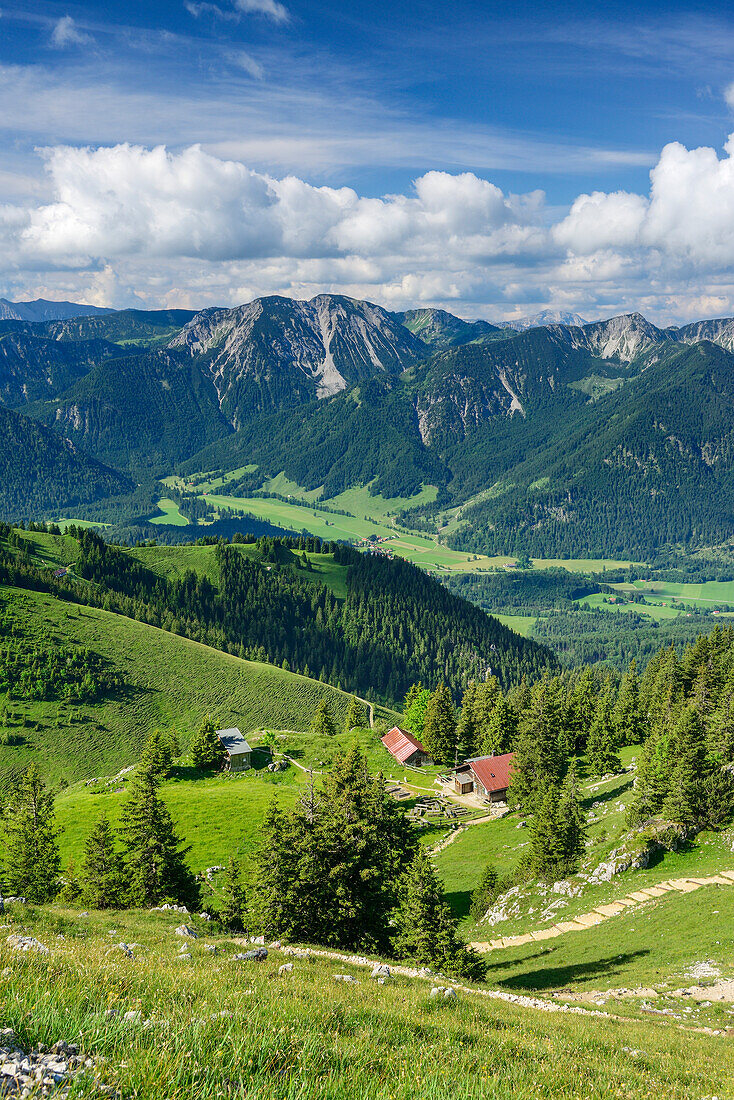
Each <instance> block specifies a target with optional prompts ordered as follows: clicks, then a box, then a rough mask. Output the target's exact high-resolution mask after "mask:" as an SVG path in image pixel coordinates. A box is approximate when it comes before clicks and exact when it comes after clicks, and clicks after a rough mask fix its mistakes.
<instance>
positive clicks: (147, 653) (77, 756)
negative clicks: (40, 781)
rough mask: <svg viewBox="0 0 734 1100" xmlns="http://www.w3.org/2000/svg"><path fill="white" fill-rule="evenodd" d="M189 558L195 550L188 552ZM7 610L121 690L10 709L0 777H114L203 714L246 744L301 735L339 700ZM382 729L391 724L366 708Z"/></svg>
mask: <svg viewBox="0 0 734 1100" xmlns="http://www.w3.org/2000/svg"><path fill="white" fill-rule="evenodd" d="M194 549H196V548H194ZM8 602H11V603H12V607H13V609H14V612H15V614H16V615H17V616H18V618H19V620H20V621H21V623H22V624H23V630H24V632H25V633H28V634H29V635H31V636H33V635H34V634H35V633H37V632H39V631H43V632H48V633H50V634H51V635H52V636H54V637H57V638H59V639H61V640H63V641H65V642H73V643H76V644H78V645H84V646H89V647H90V648H91V649H92V650H93V651H94V652H96V653H97V654H99V656H100V657H102V659H103V660H104V661H106V662H108V663H109V664H110V665H111V666H112V667H113V668H114V669H115V670H116V671H117V673H118V674H119V675H120V676H121V678H122V680H123V683H124V687H123V688H122V690H120V691H119V692H118V693H117V694H116V695H115V696H113V697H111V698H107V699H105V700H103V701H100V702H97V703H92V704H82V705H79V706H76V705H75V706H74V707H70V706H69V705H67V704H64V703H60V702H31V701H28V702H21V701H18V700H11V701H10V702H9V706H10V708H11V709H12V711H13V712H14V714H15V715H16V718H15V720H14V725H13V727H12V728H13V729H14V730H15V729H16V727H17V728H18V729H19V731H20V732H21V733H22V735H23V737H24V738H25V741H24V743H23V744H22V745H18V746H3V747H0V775H2V773H3V772H7V771H8V770H15V769H17V768H20V767H23V766H24V765H26V764H27V763H29V762H30V760H31V759H37V760H39V762H40V763H41V766H42V767H43V769H44V772H45V774H46V775H47V777H48V778H49V779H51V780H54V781H58V780H59V779H61V778H64V779H66V780H67V781H70V782H73V781H74V780H76V779H80V778H86V777H91V776H99V775H110V774H114V773H115V772H116V771H118V770H119V769H120V768H122V767H124V766H126V765H128V764H130V763H133V762H134V761H136V760H137V758H138V756H139V752H140V748H141V746H142V744H143V743H144V742H145V740H146V738H147V737H148V735H149V734H150V732H151V731H152V730H153V729H156V728H160V729H177V730H178V731H179V734H180V737H181V741H182V743H183V745H184V747H185V746H186V745H187V744H188V742H189V739H190V737H191V735H192V732H193V730H194V729H195V728H197V726H198V725H199V724H200V722H201V720H202V718H203V716H204V715H205V714H211V716H212V717H213V719H214V720H215V721H216V722H220V723H221V724H222V725H224V726H230V725H236V726H239V728H240V729H241V730H242V731H243V733H245V734H247V733H250V732H251V731H253V730H257V729H261V728H273V729H282V730H299V729H308V727H309V724H310V721H311V717H312V715H313V713H314V711H315V709H316V707H317V706H318V703H319V700H320V699H322V698H324V697H326V698H327V699H328V701H329V705H330V707H331V709H332V712H333V714H334V717H335V720H336V722H337V723H338V725H339V726H341V724H342V723H343V721H344V718H345V716H346V710H347V706H348V702H349V696H348V695H346V694H345V693H343V692H341V691H339V690H338V689H336V688H333V687H331V686H330V685H328V684H323V683H321V682H319V681H317V680H312V679H309V678H307V677H304V676H299V675H297V674H295V673H291V672H286V671H284V670H283V669H280V668H277V667H276V666H274V665H268V664H261V663H258V662H253V661H243V660H240V658H238V657H234V656H231V655H230V654H226V653H222V652H220V651H219V650H215V649H211V648H209V647H208V646H205V645H201V644H200V643H198V642H193V641H189V640H188V639H186V638H182V637H180V636H179V635H176V634H172V633H169V632H167V631H164V630H159V629H158V628H156V627H152V626H147V625H146V624H144V623H140V622H136V621H135V620H132V619H126V618H124V617H123V616H119V615H114V614H112V613H111V612H108V611H103V610H99V609H96V608H90V607H78V606H76V605H73V604H66V603H64V602H62V601H60V600H56V599H54V598H53V597H52V596H48V595H45V594H42V593H35V592H30V591H26V590H22V591H21V590H18V589H9V588H0V607H2V606H4V605H6V604H7V603H8ZM376 713H378V714H380V713H384V714H385V715H386V717H387V718H388V719H389V720H393V719H394V717H395V716H394V715H392V714H391V713H390V712H387V711H381V710H380V708H376Z"/></svg>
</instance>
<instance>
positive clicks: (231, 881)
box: [220, 857, 247, 932]
mask: <svg viewBox="0 0 734 1100" xmlns="http://www.w3.org/2000/svg"><path fill="white" fill-rule="evenodd" d="M222 894H223V904H222V909H221V912H220V920H221V922H222V925H223V927H224V928H226V930H227V931H228V932H243V931H244V930H245V920H246V914H247V891H246V890H245V883H244V877H243V873H242V864H241V863H240V861H239V860H238V859H235V858H234V857H233V858H232V859H230V861H229V863H228V864H227V867H226V870H225V872H224V881H223V884H222Z"/></svg>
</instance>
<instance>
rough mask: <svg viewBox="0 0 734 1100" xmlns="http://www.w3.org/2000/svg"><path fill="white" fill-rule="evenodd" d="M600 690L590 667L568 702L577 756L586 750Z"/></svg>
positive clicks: (574, 750) (580, 678)
mask: <svg viewBox="0 0 734 1100" xmlns="http://www.w3.org/2000/svg"><path fill="white" fill-rule="evenodd" d="M597 697H598V690H597V684H596V678H595V676H594V670H593V669H592V668H590V667H589V666H588V665H587V666H586V667H585V668H583V669H582V670H581V673H580V675H579V677H578V679H577V681H576V683H575V684H574V686H573V689H572V691H571V695H570V697H569V701H568V722H569V728H570V732H571V736H572V738H573V749H572V751H573V753H574V755H577V754H578V753H581V752H583V751H584V749H585V748H586V743H587V738H588V736H589V731H590V729H591V723H592V721H593V719H594V715H595V713H596V708H597Z"/></svg>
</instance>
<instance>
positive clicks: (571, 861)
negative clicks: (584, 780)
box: [557, 761, 586, 875]
mask: <svg viewBox="0 0 734 1100" xmlns="http://www.w3.org/2000/svg"><path fill="white" fill-rule="evenodd" d="M557 817H558V826H559V828H560V830H561V837H562V843H561V871H562V873H563V874H564V875H572V874H574V873H575V872H576V871H577V870H578V866H579V861H580V859H581V857H582V855H583V854H584V851H585V847H586V845H585V841H586V814H585V813H584V810H583V807H582V805H581V797H580V794H579V781H578V775H577V772H576V762H575V761H573V762H572V763H571V766H570V768H569V769H568V773H567V774H566V778H565V779H564V781H563V786H562V787H561V795H560V798H559V799H558V815H557Z"/></svg>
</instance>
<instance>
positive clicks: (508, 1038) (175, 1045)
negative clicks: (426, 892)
mask: <svg viewBox="0 0 734 1100" xmlns="http://www.w3.org/2000/svg"><path fill="white" fill-rule="evenodd" d="M180 919H181V918H180V917H179V916H178V915H177V914H165V913H138V912H131V913H98V912H94V911H92V912H90V913H89V914H88V915H87V916H81V915H80V914H79V913H77V912H72V911H69V910H64V909H61V908H56V907H54V908H50V909H42V910H41V909H32V908H29V909H24V908H22V907H19V908H17V909H14V910H13V914H12V920H13V930H14V931H15V930H17V931H19V932H25V933H30V934H33V935H36V936H37V937H38V938H39V939H40V940H41V941H42V942H44V943H46V944H47V945H48V946H49V954H48V955H42V954H38V953H34V952H27V953H23V954H20V953H16V952H12V951H11V950H10V948H9V947H8V946H7V945H6V944H5V943H2V945H1V946H0V970H2V976H0V983H2V984H1V985H0V1026H9V1027H12V1028H14V1029H15V1030H16V1031H17V1033H18V1037H19V1039H20V1041H21V1043H22V1044H23V1045H24V1046H25V1047H30V1046H32V1045H35V1044H38V1043H44V1044H46V1045H47V1046H49V1045H51V1044H52V1043H54V1042H56V1041H57V1040H58V1039H59V1038H65V1039H67V1040H74V1041H76V1042H78V1043H79V1044H80V1046H81V1048H82V1049H83V1050H84V1052H85V1053H89V1054H93V1055H95V1056H96V1057H97V1058H101V1059H104V1061H100V1062H98V1065H97V1068H96V1070H95V1071H94V1072H90V1074H89V1076H88V1078H87V1079H86V1081H85V1080H79V1081H78V1083H77V1084H76V1085H75V1088H74V1095H75V1096H92V1095H99V1089H98V1085H99V1084H104V1085H107V1086H108V1087H109V1088H110V1089H111V1090H113V1091H114V1093H115V1094H117V1095H120V1096H136V1097H138V1098H139V1100H160V1098H161V1097H166V1100H189V1098H190V1097H196V1098H197V1100H215V1098H218V1097H231V1098H233V1100H245V1098H247V1100H306V1098H308V1100H414V1098H415V1097H420V1098H421V1100H480V1098H484V1097H492V1098H493V1100H530V1098H531V1097H532V1098H541V1097H545V1098H550V1097H554V1098H579V1100H581V1098H593V1100H602V1098H608V1097H620V1098H625V1100H632V1098H635V1100H637V1098H639V1100H647V1098H649V1097H650V1096H659V1097H661V1098H670V1100H683V1098H702V1097H704V1096H708V1097H711V1096H712V1095H717V1096H720V1097H724V1096H730V1095H732V1090H733V1089H734V1076H733V1070H732V1063H731V1060H730V1059H728V1058H727V1057H726V1056H725V1052H724V1047H723V1043H724V1042H725V1040H723V1039H721V1038H718V1037H713V1036H709V1035H701V1034H695V1033H693V1032H692V1031H690V1030H686V1031H683V1030H680V1029H679V1028H677V1027H674V1026H670V1024H669V1023H667V1022H663V1023H662V1024H661V1023H659V1022H658V1021H657V1020H649V1019H648V1020H645V1021H634V1020H630V1021H626V1020H617V1019H614V1018H612V1017H611V1016H604V1015H597V1016H591V1015H589V1014H587V1013H584V1014H583V1015H566V1014H562V1013H553V1014H549V1013H545V1012H537V1011H534V1010H531V1009H528V1008H524V1007H521V1006H519V1005H516V1004H511V1003H507V1002H506V1001H498V1000H491V999H488V998H486V997H482V996H481V994H480V993H478V992H472V991H461V992H460V993H459V995H458V997H457V999H456V1001H454V1002H447V1001H442V1000H435V999H431V997H430V996H429V992H430V983H427V982H425V981H421V980H419V979H413V978H408V977H402V976H396V977H393V978H391V979H390V980H389V981H388V982H386V983H385V985H382V986H380V985H377V983H376V982H372V981H370V979H369V976H368V975H369V971H366V970H364V969H360V968H356V967H353V966H351V965H350V964H348V963H344V962H335V961H329V960H326V959H320V958H316V957H315V958H313V960H312V961H310V962H299V961H296V962H295V963H294V969H293V973H292V974H291V975H288V976H280V975H279V974H278V967H279V965H280V963H281V962H282V961H284V960H283V958H282V956H281V955H280V954H279V953H278V952H277V951H275V952H271V954H270V956H269V957H268V959H267V960H266V961H265V962H264V963H261V964H256V963H247V962H237V961H235V960H234V959H233V955H234V954H235V953H236V952H237V951H238V950H242V949H241V948H240V947H238V946H237V945H236V944H234V943H233V942H232V941H231V940H229V939H227V938H225V937H221V936H216V935H213V934H212V932H211V929H210V928H207V927H206V926H202V932H203V933H204V937H205V941H206V942H207V943H211V944H213V945H215V946H216V947H217V953H216V954H214V955H212V954H211V953H210V952H208V951H207V950H206V949H205V947H204V945H203V943H202V942H201V941H194V942H192V941H187V948H189V950H190V953H191V955H192V958H190V959H179V958H178V953H179V952H178V949H179V947H180V945H181V940H180V939H179V938H178V937H176V936H175V934H174V928H175V926H176V925H177V924H178V923H179V921H180ZM59 934H61V935H62V936H63V939H59V938H58V936H59ZM120 941H123V942H128V943H130V942H132V943H136V944H139V945H140V946H139V947H136V948H135V949H134V956H135V957H134V958H132V959H130V958H128V957H126V956H125V955H124V954H123V953H122V952H121V951H119V950H117V949H115V947H114V944H116V943H118V942H120ZM5 967H8V968H9V972H8V971H6V970H5V969H3V968H5ZM335 973H348V974H351V975H353V976H354V977H356V978H357V979H358V982H359V984H352V985H344V984H337V983H335V982H334V978H333V975H334V974H335ZM110 1009H112V1010H114V1012H113V1014H112V1015H109V1012H110ZM597 1011H598V1010H597ZM127 1012H132V1013H140V1015H139V1016H135V1017H134V1018H133V1019H132V1020H129V1021H128V1020H125V1019H124V1014H125V1013H127ZM95 1077H96V1078H97V1080H95V1079H94V1078H95Z"/></svg>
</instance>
